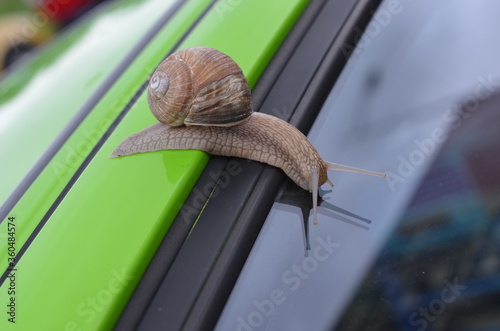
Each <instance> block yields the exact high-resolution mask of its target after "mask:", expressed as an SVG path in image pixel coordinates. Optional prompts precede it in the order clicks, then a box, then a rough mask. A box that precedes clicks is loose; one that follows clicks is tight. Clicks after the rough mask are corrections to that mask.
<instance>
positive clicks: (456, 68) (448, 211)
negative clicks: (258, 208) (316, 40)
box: [217, 0, 500, 330]
mask: <svg viewBox="0 0 500 331" xmlns="http://www.w3.org/2000/svg"><path fill="white" fill-rule="evenodd" d="M498 13H500V3H498V2H493V1H486V0H484V1H474V2H471V1H467V0H463V1H457V0H446V1H445V0H443V1H433V0H422V1H396V0H394V1H385V2H384V3H383V4H382V6H381V7H380V8H379V10H378V11H377V13H375V14H374V16H373V19H372V22H371V23H370V25H369V26H368V28H367V30H366V31H365V34H364V35H363V36H362V37H361V35H360V37H361V39H360V42H359V44H358V47H357V48H356V49H354V50H353V48H352V47H351V46H350V45H344V49H345V51H346V52H353V53H352V57H351V58H350V60H349V63H348V65H347V66H346V67H345V69H344V71H343V73H342V75H341V77H340V78H339V80H338V81H337V83H336V85H335V87H334V89H333V90H332V92H331V95H330V96H329V98H328V100H327V101H326V103H325V105H324V107H323V109H322V110H321V113H320V115H319V117H318V119H317V121H316V123H315V124H314V126H313V128H312V130H311V132H310V134H309V136H308V137H309V139H310V140H311V141H312V142H313V144H314V145H315V146H316V148H317V149H318V151H319V152H320V154H321V155H322V156H323V157H324V158H325V159H326V160H329V161H333V162H337V163H342V164H347V165H351V166H355V167H359V168H365V169H369V170H374V171H385V172H387V174H388V178H387V179H385V180H384V179H380V178H377V177H369V176H365V175H359V174H351V173H339V172H331V173H330V174H329V177H330V179H331V180H332V181H333V183H334V184H335V187H334V188H333V189H331V188H329V187H328V186H326V185H325V186H324V187H323V190H322V192H321V197H322V202H321V207H320V208H319V225H317V226H312V225H311V226H310V229H309V230H310V242H311V250H310V251H308V252H307V253H305V242H304V234H303V233H304V231H303V229H304V223H303V220H304V216H305V217H307V216H308V215H309V213H310V204H311V202H310V200H311V195H310V194H308V193H307V192H304V191H302V190H300V189H298V188H296V187H295V186H294V185H293V184H290V183H288V184H287V185H286V186H285V187H284V188H283V190H282V191H281V193H280V195H279V196H278V197H277V198H276V202H275V204H274V207H273V209H272V210H271V212H270V214H269V216H268V218H267V220H266V223H265V225H264V227H263V229H262V231H261V233H260V235H259V238H258V239H257V241H256V243H255V245H254V248H253V250H252V252H251V254H250V256H249V258H248V260H247V262H246V265H245V267H244V269H243V271H242V273H241V275H240V278H239V280H238V282H237V284H236V286H235V288H234V290H233V293H232V295H231V297H230V299H229V301H228V303H227V305H226V308H225V310H224V312H223V314H222V316H221V318H220V320H219V323H218V326H217V329H218V330H230V329H231V330H330V329H339V330H360V329H367V330H426V329H429V330H432V329H434V330H447V329H450V330H452V329H453V330H454V329H464V330H473V329H474V330H477V329H481V330H483V329H488V328H489V329H491V330H496V329H499V328H500V324H498V323H499V322H498V320H499V319H500V318H499V317H498V316H500V315H499V314H498V311H500V310H499V309H498V308H500V307H499V306H498V304H496V303H495V302H497V301H500V300H499V299H500V297H499V295H498V287H499V286H500V285H499V284H500V276H499V267H500V258H499V253H498V252H499V247H498V246H499V243H500V228H499V225H498V218H499V202H500V190H499V179H498V176H499V171H498V169H500V160H499V157H498V156H497V155H498V151H499V150H500V149H499V146H497V143H498V142H500V139H499V138H500V136H499V132H500V127H499V119H498V116H497V114H500V101H498V98H497V97H496V93H497V92H496V91H497V90H498V88H499V87H500V60H499V59H500V35H499V34H498V31H500V20H498V17H497V16H498ZM489 329H488V330H489Z"/></svg>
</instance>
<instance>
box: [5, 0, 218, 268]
mask: <svg viewBox="0 0 500 331" xmlns="http://www.w3.org/2000/svg"><path fill="white" fill-rule="evenodd" d="M209 3H210V0H203V2H202V1H200V0H191V1H189V2H187V5H185V6H183V7H181V8H180V9H179V11H178V12H177V13H176V15H175V16H174V17H173V18H172V19H171V20H170V21H169V23H168V24H167V25H166V26H165V27H164V28H163V29H162V30H161V31H160V32H159V33H158V35H157V36H156V37H155V38H154V39H153V40H152V41H151V43H150V44H149V45H148V46H147V47H146V48H145V49H144V51H143V53H141V54H140V55H139V56H138V57H137V58H136V60H135V61H134V62H133V64H132V65H131V66H130V67H129V68H128V69H127V70H126V71H125V72H124V73H123V74H122V76H121V77H120V78H119V79H118V81H117V82H116V83H115V85H114V86H113V87H112V88H111V89H110V90H109V91H108V93H107V94H106V95H105V96H104V98H103V99H102V100H101V101H100V102H99V103H98V104H97V106H96V107H95V109H93V111H92V112H91V113H90V114H89V115H88V116H87V118H85V120H84V121H83V122H82V123H81V124H80V126H79V127H78V129H77V130H76V131H75V132H74V133H73V135H72V136H71V137H70V138H69V140H68V141H67V142H66V143H65V144H64V145H63V146H62V148H61V149H60V150H59V152H58V153H57V154H56V155H55V156H54V158H53V160H52V161H51V162H50V163H49V165H48V166H47V167H46V168H45V169H44V170H43V172H42V173H41V174H40V176H39V177H38V178H37V180H36V181H35V182H34V183H33V184H32V185H31V186H30V188H29V189H28V191H27V192H26V193H25V194H24V195H23V197H22V198H21V200H20V201H19V202H18V203H17V204H16V206H15V207H14V208H13V210H12V211H11V212H10V213H9V215H10V216H16V217H17V219H18V222H19V223H18V227H17V236H16V243H17V245H18V246H19V247H21V246H22V245H24V243H25V242H26V241H27V239H28V238H29V236H30V235H31V233H32V232H33V231H34V229H35V228H36V226H37V225H38V223H39V222H40V220H41V219H42V218H43V217H44V215H45V214H46V213H47V211H48V210H49V208H50V207H51V206H52V204H53V203H54V201H55V200H56V199H57V197H58V196H59V194H60V193H61V192H62V191H63V189H64V188H65V186H66V185H67V183H68V182H69V181H70V180H71V178H72V177H73V175H74V174H75V172H76V171H77V170H78V169H79V167H80V165H81V164H82V162H83V161H84V160H85V158H86V157H87V156H88V154H89V152H90V151H91V150H92V148H93V147H94V146H95V144H96V143H97V142H98V141H99V139H100V138H101V137H102V135H103V134H104V133H105V132H106V131H107V129H108V127H109V126H110V125H111V124H112V123H113V121H114V120H115V119H116V117H117V116H118V115H119V114H120V112H121V111H122V110H123V108H124V107H125V106H126V105H127V104H128V103H129V101H130V100H131V99H132V97H133V95H134V93H136V91H138V90H139V89H140V87H141V86H142V85H143V83H144V81H146V80H147V79H148V77H149V75H150V74H151V72H153V70H154V68H155V67H156V66H157V65H158V63H160V62H161V60H162V59H163V58H164V57H165V56H166V50H169V49H171V48H172V47H173V46H174V45H175V43H176V42H177V40H178V39H180V38H181V36H182V35H183V34H184V33H185V31H187V30H188V29H189V27H190V26H191V25H192V24H193V22H194V21H195V20H196V19H197V18H198V17H199V15H200V14H201V13H202V12H203V10H205V9H206V7H207V6H208V5H209ZM6 229H7V223H2V224H0V257H2V256H3V254H2V253H3V252H6V249H7V241H6V240H5V239H6V238H7V230H6ZM7 263H8V262H7V260H6V259H3V258H0V270H5V268H7Z"/></svg>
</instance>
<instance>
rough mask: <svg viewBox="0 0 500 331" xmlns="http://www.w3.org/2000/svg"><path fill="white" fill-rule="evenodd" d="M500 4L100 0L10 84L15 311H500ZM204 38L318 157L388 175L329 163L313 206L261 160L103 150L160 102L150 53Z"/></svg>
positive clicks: (300, 323)
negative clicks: (153, 91) (151, 99)
mask: <svg viewBox="0 0 500 331" xmlns="http://www.w3.org/2000/svg"><path fill="white" fill-rule="evenodd" d="M498 9H499V8H498V5H496V4H494V3H491V2H488V1H479V2H475V3H474V4H470V3H469V2H467V1H459V2H457V1H456V0H455V1H451V0H450V1H441V2H439V3H436V2H433V1H430V0H425V1H419V2H413V1H398V0H386V1H371V0H363V1H344V0H342V1H338V0H322V1H305V0H288V1H284V0H277V1H273V2H269V1H267V2H266V1H260V0H258V1H251V2H250V1H236V0H222V1H208V0H204V1H199V0H197V1H190V0H187V1H169V2H165V1H158V0H143V1H140V0H118V1H115V2H106V3H104V4H102V5H100V6H98V7H96V8H94V9H93V10H92V11H90V12H89V13H87V14H86V15H84V16H83V17H82V18H81V19H80V20H79V21H78V22H76V23H75V24H72V25H71V26H68V27H67V29H65V30H63V31H61V33H60V34H59V35H58V36H57V37H55V38H53V39H52V40H51V41H50V42H49V43H48V44H46V45H45V46H44V47H43V48H41V49H39V50H36V52H35V53H32V54H31V55H30V56H29V57H26V58H24V59H22V60H20V61H19V62H17V63H16V64H14V65H13V67H12V68H11V69H9V72H7V75H6V76H5V77H4V78H3V80H2V81H1V82H0V141H1V142H2V143H1V145H0V146H1V150H0V155H1V159H2V168H1V171H0V176H1V182H2V185H1V191H0V201H3V203H2V204H1V207H0V216H1V217H0V220H2V223H1V224H0V257H1V258H0V263H1V264H2V268H3V270H4V272H3V274H2V276H1V277H0V282H1V286H0V302H2V305H3V306H4V307H5V308H4V310H5V313H4V318H3V320H1V321H0V323H1V324H0V325H1V326H2V329H6V330H9V329H13V330H16V329H19V330H36V329H43V330H44V329H50V330H94V329H102V330H108V329H117V330H165V329H167V330H210V329H215V330H245V331H248V330H269V329H278V330H304V329H308V330H333V329H335V330H357V329H366V328H370V329H377V330H406V329H411V330H425V329H436V330H438V329H450V328H452V329H455V328H456V329H458V328H461V329H473V328H474V329H479V328H480V327H482V326H485V327H486V326H488V327H490V328H493V329H494V328H495V326H496V325H498V322H497V318H496V315H495V313H494V311H495V308H496V305H495V304H494V302H496V301H495V300H496V298H497V296H498V294H497V293H498V291H497V286H496V283H497V281H496V278H497V277H498V271H499V270H498V254H497V252H498V244H499V242H500V241H499V237H498V226H497V224H496V223H497V222H495V221H496V220H497V219H498V206H499V203H498V201H500V200H499V199H498V180H497V178H498V177H497V171H496V169H498V165H499V161H498V158H497V157H496V153H495V151H496V150H497V149H498V147H497V146H496V142H497V141H499V140H498V130H497V126H498V117H497V112H496V111H495V110H496V109H497V107H498V103H499V102H500V99H499V97H498V85H499V84H498V79H497V77H498V74H499V72H498V65H497V59H498V58H499V56H498V55H499V54H498V52H499V49H498V46H497V45H498V43H497V42H495V41H496V38H497V37H496V34H495V31H497V30H498V29H497V28H498V26H497V25H498V24H499V23H498V22H497V21H498V20H497V19H496V17H495V15H494V14H495V13H496V12H498ZM458 36H459V37H458ZM191 46H209V47H213V48H216V49H218V50H220V51H222V52H224V53H226V54H228V55H229V56H231V57H232V58H233V59H234V60H235V61H236V62H237V63H238V65H239V66H240V67H241V69H242V70H243V73H244V74H245V76H246V77H247V79H248V82H249V85H250V87H251V88H252V103H253V108H254V110H255V111H260V112H264V113H268V114H272V115H275V116H277V117H280V118H282V119H284V120H286V121H288V122H290V123H291V124H293V125H294V126H296V127H297V128H298V129H299V130H301V131H302V132H304V133H305V134H307V135H308V138H309V140H310V141H311V142H312V143H313V145H314V146H315V147H316V149H317V150H318V151H319V153H320V154H321V156H322V157H323V158H324V159H326V160H329V161H333V162H338V163H343V164H349V165H352V166H355V167H359V168H366V169H371V170H374V171H384V172H386V174H387V178H386V179H381V178H376V177H368V176H364V175H360V174H349V173H340V172H338V173H337V172H335V173H334V172H331V173H330V174H329V175H330V179H331V180H332V182H333V183H334V184H335V186H334V187H333V188H328V187H326V186H325V187H322V189H321V190H320V195H319V202H320V204H319V206H320V207H319V215H318V221H319V222H318V223H319V224H318V225H309V223H310V221H311V220H310V214H311V206H312V198H311V194H310V193H309V192H307V191H306V190H303V189H301V188H300V187H298V186H297V185H295V184H294V183H293V182H292V181H291V180H290V179H288V178H287V177H286V176H285V174H284V173H283V171H282V170H280V169H278V168H274V167H271V166H268V165H265V164H263V163H258V162H255V161H249V160H245V159H240V158H231V157H222V156H210V155H208V154H207V153H204V152H201V151H197V150H187V151H157V152H151V153H144V154H137V155H133V156H126V157H121V158H116V159H110V158H109V157H108V156H109V155H110V153H111V152H112V151H113V150H114V148H115V147H116V146H117V145H118V144H119V143H120V142H121V141H122V140H123V139H125V138H126V137H128V136H129V135H131V134H133V133H135V132H137V131H140V130H142V129H143V128H145V127H147V126H148V125H151V124H153V123H155V122H156V119H155V118H154V117H153V116H152V114H151V112H150V111H149V109H148V103H147V95H146V94H147V93H146V91H147V85H148V81H149V78H150V75H151V74H152V72H153V71H154V69H155V68H156V67H157V66H158V64H159V63H160V62H161V61H162V60H163V59H164V58H166V57H167V56H168V55H169V54H172V53H173V52H175V51H177V50H181V49H184V48H187V47H191ZM479 50H481V51H479Z"/></svg>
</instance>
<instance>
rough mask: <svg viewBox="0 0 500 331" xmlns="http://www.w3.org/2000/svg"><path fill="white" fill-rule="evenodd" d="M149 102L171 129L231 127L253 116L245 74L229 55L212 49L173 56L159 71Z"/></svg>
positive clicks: (207, 48) (151, 84)
mask: <svg viewBox="0 0 500 331" xmlns="http://www.w3.org/2000/svg"><path fill="white" fill-rule="evenodd" d="M148 102H149V106H150V109H151V111H152V112H153V115H154V116H155V117H156V118H157V119H158V121H160V122H162V123H164V124H166V125H169V126H179V125H207V126H232V125H237V124H240V123H242V122H244V121H245V120H246V119H247V118H248V117H249V116H250V115H251V114H252V101H251V92H250V88H249V86H248V82H247V79H246V78H245V76H244V74H243V72H242V70H241V69H240V67H239V66H238V64H237V63H236V62H235V61H233V59H231V58H230V57H229V56H228V55H226V54H224V53H222V52H220V51H218V50H216V49H213V48H209V47H191V48H186V49H184V50H181V51H179V52H176V53H173V54H172V55H170V56H169V57H167V58H166V59H165V60H164V61H163V62H162V63H161V64H160V65H159V66H158V68H157V69H156V71H155V72H154V73H153V76H152V77H151V80H150V83H149V89H148Z"/></svg>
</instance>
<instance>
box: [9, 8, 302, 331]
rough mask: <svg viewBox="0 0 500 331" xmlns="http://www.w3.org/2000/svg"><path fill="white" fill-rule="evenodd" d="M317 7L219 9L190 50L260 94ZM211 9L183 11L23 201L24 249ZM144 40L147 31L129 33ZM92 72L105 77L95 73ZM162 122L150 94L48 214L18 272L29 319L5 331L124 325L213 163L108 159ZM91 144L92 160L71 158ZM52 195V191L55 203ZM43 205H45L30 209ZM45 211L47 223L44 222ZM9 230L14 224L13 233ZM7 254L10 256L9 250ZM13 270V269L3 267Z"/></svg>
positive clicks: (194, 158)
mask: <svg viewBox="0 0 500 331" xmlns="http://www.w3.org/2000/svg"><path fill="white" fill-rule="evenodd" d="M307 3H308V1H305V0H293V1H288V0H279V1H274V2H273V3H269V2H266V1H264V0H258V1H252V2H249V1H245V2H234V1H231V2H227V3H226V2H224V1H222V2H219V3H217V4H216V5H215V6H213V7H212V8H211V10H210V11H209V12H208V14H207V15H206V16H205V17H204V18H203V20H202V21H201V22H200V24H199V25H197V26H196V28H195V29H194V30H193V31H192V32H191V34H190V35H189V36H188V38H187V39H186V40H185V41H184V42H183V44H182V45H181V46H180V48H185V47H189V46H194V45H203V46H211V47H215V48H217V49H220V50H221V51H223V52H226V53H228V54H229V55H231V56H232V57H233V58H234V59H235V60H236V61H237V62H238V63H239V64H240V66H241V67H242V69H243V71H244V72H245V74H246V75H247V77H248V79H249V82H250V84H251V86H253V85H254V84H255V83H256V82H257V80H258V78H259V76H260V74H261V73H262V71H263V70H264V68H265V67H266V65H267V63H268V62H269V60H270V59H271V58H272V55H273V54H274V52H275V51H276V49H277V48H278V47H279V45H280V43H281V41H282V40H283V39H284V38H285V36H286V34H287V33H288V31H289V30H290V28H291V27H292V26H293V24H294V23H295V21H296V20H297V18H298V17H299V16H300V14H301V13H302V11H303V10H304V9H305V7H306V5H307ZM206 4H208V1H206V2H204V5H206ZM200 8H201V9H200ZM202 9H203V6H201V5H200V2H199V1H191V2H189V1H188V2H187V3H186V4H185V5H184V6H183V8H182V9H181V11H179V12H178V13H177V14H176V16H174V18H173V19H172V20H171V21H170V22H169V24H167V26H166V27H165V28H164V29H163V30H162V31H161V32H160V33H159V35H158V36H157V38H155V39H154V40H153V41H152V42H151V44H150V45H148V46H147V47H146V49H145V50H144V52H143V54H141V55H140V56H139V58H138V59H136V61H134V63H133V64H132V65H131V67H130V68H129V69H128V70H127V72H125V73H124V74H123V75H122V77H121V78H120V79H119V80H118V81H117V83H116V85H115V86H113V88H112V89H111V90H110V91H109V92H108V94H107V95H106V96H105V97H104V98H103V99H102V100H101V102H100V103H99V104H98V105H97V106H96V107H95V108H94V109H93V111H92V112H91V113H90V115H89V116H88V117H87V118H86V119H85V121H84V122H83V123H82V124H81V126H80V127H79V128H78V130H77V131H76V132H75V133H74V135H73V136H72V137H71V138H70V140H68V141H67V142H66V144H65V145H64V146H63V148H62V149H61V150H60V152H59V153H58V154H57V155H56V157H55V158H54V159H53V160H52V162H51V163H50V164H49V165H48V166H47V168H46V169H45V170H44V171H43V172H42V174H41V175H40V177H39V178H38V179H37V181H36V182H35V183H34V184H33V185H32V186H31V188H30V190H29V191H28V192H27V193H26V194H25V196H23V198H22V199H21V201H19V203H18V205H17V206H16V207H15V209H14V210H13V211H12V213H11V214H9V216H14V217H16V222H17V224H18V226H19V227H18V230H19V231H18V232H16V236H17V237H16V240H19V241H18V243H19V244H18V247H21V245H22V243H21V239H22V238H21V237H23V238H24V241H26V240H27V237H28V236H29V235H30V234H31V232H32V231H33V226H36V225H37V224H38V222H39V221H40V220H41V219H42V217H43V215H45V213H46V211H47V209H48V207H50V205H51V204H52V203H53V202H54V200H55V198H56V197H57V195H58V194H59V193H60V192H61V190H62V188H64V186H65V185H66V183H67V182H68V181H69V180H70V178H71V177H72V176H73V174H74V173H75V172H76V170H77V169H78V168H79V167H80V164H81V163H82V161H83V160H84V159H85V157H86V156H87V154H88V153H89V152H90V149H91V148H92V147H93V146H94V145H95V144H96V142H97V140H98V139H99V137H100V136H102V134H104V132H105V131H106V129H107V127H109V125H110V123H111V121H112V120H113V118H114V117H116V116H118V113H119V112H120V111H121V109H123V107H124V105H125V104H126V103H127V102H128V101H129V99H130V97H131V96H132V95H133V94H134V93H135V92H136V91H137V90H138V86H140V85H142V83H143V82H144V81H145V80H146V77H147V75H148V74H149V73H150V72H151V71H152V69H153V68H154V67H155V66H156V65H157V63H159V61H160V60H161V58H163V57H164V56H165V55H166V54H165V53H166V52H167V51H168V50H169V49H171V47H172V46H173V45H174V44H175V43H176V42H177V41H178V40H179V38H180V35H181V34H182V32H181V31H183V30H185V29H186V28H187V27H189V25H190V24H191V23H192V21H193V18H194V17H196V15H199V13H200V12H201V10H202ZM181 13H183V14H182V15H181ZM176 20H177V21H176ZM187 22H189V24H187ZM255 22H258V24H255ZM183 23H186V24H183ZM170 25H172V26H170ZM132 28H134V29H135V28H136V27H135V26H133V27H129V28H128V30H130V29H132ZM128 30H127V31H128ZM113 51H115V50H113ZM115 52H116V51H115ZM89 72H95V71H94V68H91V70H90V69H89ZM154 122H155V120H154V118H153V116H152V115H151V114H150V112H149V110H148V107H147V102H146V98H145V94H144V93H143V94H142V95H141V96H140V97H139V99H138V100H137V102H136V103H135V104H134V105H133V107H132V109H131V110H130V111H129V112H128V114H127V115H126V116H125V118H124V119H123V121H122V122H121V123H120V125H119V126H118V127H117V129H116V130H115V131H114V132H113V133H112V134H111V136H110V137H109V139H108V140H107V141H106V142H105V143H104V144H103V146H102V147H101V148H100V150H99V151H98V152H97V154H96V155H95V156H94V158H93V159H92V161H91V162H90V164H89V165H88V166H87V167H86V168H85V169H84V171H83V172H82V173H81V175H80V176H79V177H78V178H77V179H76V181H75V182H74V183H72V185H73V186H72V187H71V189H70V190H69V192H68V193H67V194H66V195H65V196H64V198H63V200H62V201H61V202H60V204H59V205H58V206H57V209H55V210H54V211H53V213H52V214H48V215H49V216H50V217H49V218H48V220H47V222H46V224H45V226H44V227H43V228H42V229H41V231H40V232H39V233H38V235H37V236H36V238H34V240H33V242H32V243H31V245H30V246H29V248H28V250H27V251H26V252H25V253H24V255H23V257H22V259H21V260H20V262H19V263H18V265H17V266H16V269H17V271H16V273H17V275H16V277H17V278H16V279H17V284H19V286H20V287H21V290H19V292H18V293H16V296H17V297H16V300H17V302H18V306H17V309H18V311H19V319H18V320H17V321H16V322H17V323H16V325H13V324H11V323H6V320H2V321H0V325H1V326H2V329H3V327H4V326H5V327H8V326H11V327H12V328H13V329H15V328H16V327H19V328H20V329H63V330H64V329H66V330H78V329H81V330H87V329H110V328H111V327H112V325H113V324H114V323H115V322H116V320H117V318H118V317H119V314H120V312H121V311H122V309H123V307H124V306H125V304H126V302H127V299H128V298H129V296H130V295H131V293H132V291H133V290H134V288H135V285H136V284H137V282H138V281H139V279H140V277H141V275H142V273H143V271H144V270H145V268H146V267H147V265H148V262H149V261H150V259H151V257H152V256H153V254H154V252H155V250H156V248H157V246H158V244H159V242H160V241H161V240H162V238H163V237H164V235H165V233H166V231H167V230H168V228H169V226H170V224H171V222H172V221H173V219H174V218H175V216H176V214H177V213H178V211H179V209H180V208H181V206H182V203H183V202H184V200H185V198H186V197H187V195H188V194H189V192H190V191H191V189H192V187H193V185H194V183H195V182H196V180H197V178H198V176H199V174H200V173H201V171H202V170H203V167H204V165H205V164H206V162H207V161H208V159H209V157H208V155H207V154H205V153H203V152H199V151H165V152H155V153H147V154H143V155H135V156H130V157H124V158H121V159H113V160H110V159H108V158H107V156H108V155H109V153H110V152H111V151H112V149H113V148H114V147H115V146H116V145H117V144H118V143H119V142H120V141H121V140H122V139H123V138H124V137H126V136H127V135H129V134H131V133H133V132H136V131H138V130H140V129H142V128H144V127H146V126H147V125H150V124H152V123H154ZM95 130H98V131H95ZM94 133H95V134H94ZM85 142H87V143H88V144H87V145H88V147H87V149H88V150H86V151H85V152H82V153H76V152H75V153H73V154H71V151H76V150H77V149H78V146H79V144H80V145H82V143H85ZM82 146H83V145H82ZM75 148H76V149H75ZM82 149H83V147H82ZM69 155H75V157H74V158H72V157H69ZM58 171H59V172H58ZM56 176H59V179H58V180H55V178H54V177H56ZM75 178H76V177H75ZM54 182H57V183H56V184H54ZM46 186H50V187H52V190H49V192H51V193H50V194H48V195H47V196H45V197H44V195H45V194H46V193H45V191H44V187H46ZM37 195H39V196H41V198H37ZM31 199H35V202H36V203H35V204H32V205H31V206H30V203H31V202H32V201H30V200H31ZM21 206H23V207H22V208H21ZM39 207H40V210H42V211H41V212H38V211H37V210H38V208H39ZM25 211H27V212H25ZM24 223H26V224H27V223H29V224H30V226H24V225H23V224H24ZM4 224H7V222H4V223H3V224H2V226H4ZM1 230H2V233H6V231H7V230H6V229H5V228H3V229H1ZM1 249H2V251H3V252H6V251H7V249H6V248H5V247H1ZM2 256H4V253H2ZM4 260H6V258H4V259H2V261H1V262H2V263H4ZM3 266H4V267H5V264H4V265H3ZM8 286H9V279H8V278H7V280H6V282H5V283H4V284H3V286H2V287H1V288H0V302H7V301H8V300H9V295H8V293H7V287H8Z"/></svg>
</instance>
